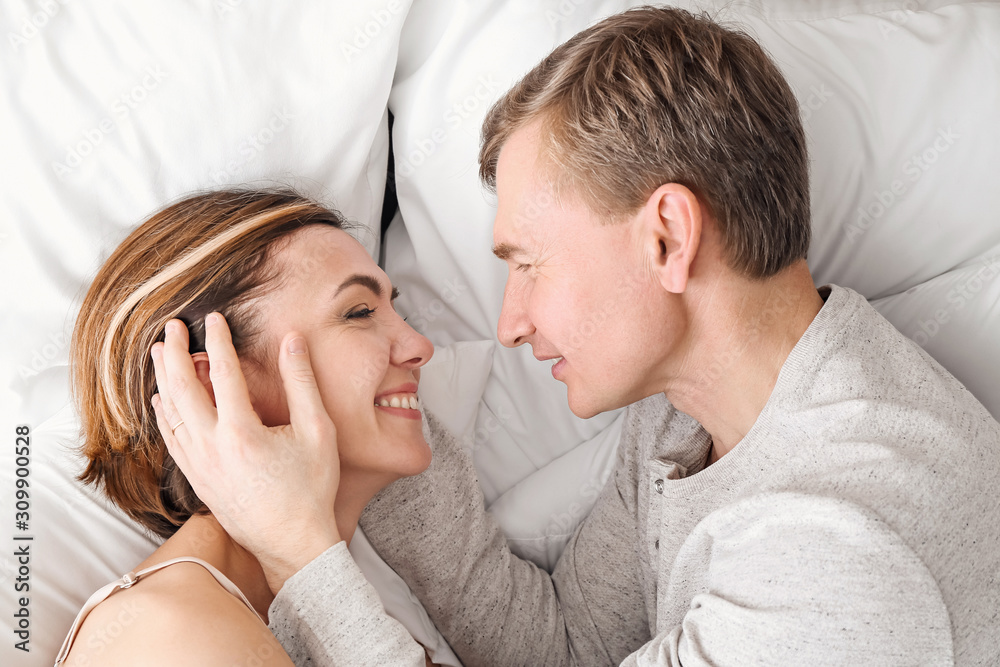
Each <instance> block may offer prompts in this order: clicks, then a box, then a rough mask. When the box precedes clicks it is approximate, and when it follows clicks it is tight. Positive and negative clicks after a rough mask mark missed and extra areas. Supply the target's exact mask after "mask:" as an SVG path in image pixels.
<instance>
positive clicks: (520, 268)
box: [516, 264, 531, 271]
mask: <svg viewBox="0 0 1000 667" xmlns="http://www.w3.org/2000/svg"><path fill="white" fill-rule="evenodd" d="M530 268H531V264H518V265H517V267H516V269H517V270H518V271H527V270H528V269H530Z"/></svg>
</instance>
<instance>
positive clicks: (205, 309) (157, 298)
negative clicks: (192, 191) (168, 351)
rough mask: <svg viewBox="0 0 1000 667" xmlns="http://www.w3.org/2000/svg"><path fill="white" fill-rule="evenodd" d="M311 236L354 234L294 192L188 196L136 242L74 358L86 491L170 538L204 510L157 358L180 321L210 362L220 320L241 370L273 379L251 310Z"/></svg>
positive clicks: (108, 265) (101, 278)
mask: <svg viewBox="0 0 1000 667" xmlns="http://www.w3.org/2000/svg"><path fill="white" fill-rule="evenodd" d="M313 224H322V225H329V226H332V227H336V228H339V229H343V228H346V227H347V223H345V221H344V219H343V218H342V217H341V215H340V214H339V213H338V212H336V211H333V210H330V209H327V208H325V207H323V206H321V205H320V204H318V203H316V202H314V201H311V200H309V199H306V198H305V197H302V196H301V195H299V194H297V193H295V192H292V191H290V190H221V191H216V192H208V193H203V194H197V195H193V196H189V197H187V198H185V199H183V200H181V201H178V202H177V203H175V204H172V205H170V206H168V207H167V208H165V209H163V210H161V211H159V212H157V213H155V214H154V215H153V216H152V217H150V218H149V219H148V220H146V221H145V222H144V223H142V224H141V225H140V226H139V227H138V228H136V229H135V230H133V231H132V233H131V234H129V236H128V238H126V239H125V240H124V241H123V242H122V244H121V245H119V246H118V248H117V249H116V250H115V251H114V252H113V253H112V254H111V256H110V257H108V259H107V261H106V262H105V263H104V265H103V266H102V267H101V269H100V270H99V271H98V272H97V276H96V277H95V278H94V281H93V283H92V284H91V286H90V289H89V290H88V292H87V296H86V297H85V298H84V300H83V304H82V306H81V308H80V315H79V317H78V318H77V321H76V326H75V328H74V330H73V340H72V348H71V352H70V359H71V363H72V378H73V395H74V398H75V400H76V406H77V410H78V413H79V415H80V420H81V425H82V430H83V454H84V456H85V457H86V459H87V467H86V469H85V470H84V472H83V473H82V474H81V475H80V479H81V480H82V481H84V482H87V483H91V484H96V485H98V486H100V487H101V488H102V489H103V491H104V492H105V493H106V494H107V496H108V497H109V498H110V499H111V500H112V501H113V502H114V503H115V504H116V505H118V506H119V507H120V508H122V509H123V510H124V511H125V512H126V513H127V514H128V515H129V516H131V517H132V518H133V519H135V520H136V521H138V522H139V523H140V524H142V525H143V526H145V527H146V528H148V529H150V530H151V531H153V532H154V533H156V534H158V535H160V536H161V537H169V536H170V535H172V534H173V533H174V532H175V531H176V530H177V528H178V527H179V526H180V525H181V524H182V523H184V521H186V520H187V519H188V518H189V517H190V516H191V515H192V514H195V513H201V512H204V511H205V508H204V505H203V503H202V502H201V500H199V499H198V496H197V495H195V493H194V491H193V490H192V489H191V486H190V484H188V481H187V479H186V478H185V477H184V474H183V473H182V472H181V471H180V469H179V468H178V467H177V466H176V464H175V463H174V461H173V459H172V458H171V456H170V453H169V452H168V451H167V449H166V446H165V444H164V442H163V438H162V437H161V436H160V433H159V431H158V430H157V427H156V417H155V415H154V413H153V409H152V407H151V405H150V399H151V398H152V396H153V394H154V393H155V392H156V377H155V375H154V372H153V362H152V359H151V358H150V354H149V352H150V349H151V348H152V346H153V343H155V342H156V341H158V340H163V332H164V326H165V325H166V323H167V321H168V320H170V319H173V318H179V319H181V320H183V321H184V322H185V323H186V324H187V325H188V332H189V336H190V346H189V347H190V351H191V352H195V351H203V350H204V349H205V348H204V343H205V327H204V319H205V316H206V315H207V314H209V313H211V312H213V311H218V312H221V313H222V314H223V315H224V316H225V317H226V321H227V323H228V324H229V327H230V329H231V331H232V334H233V345H234V347H235V348H236V351H237V354H239V355H240V358H241V360H242V361H244V362H250V363H252V364H254V367H255V368H262V369H264V370H265V371H268V370H269V369H272V368H273V363H269V360H268V359H267V357H266V352H267V344H266V341H265V340H264V336H263V326H262V325H263V323H262V322H260V321H259V317H258V316H257V314H256V309H255V308H254V305H255V304H256V303H257V300H258V299H260V298H261V297H266V295H267V294H268V293H269V290H271V289H273V288H274V287H275V286H276V284H277V282H278V280H279V279H280V277H281V276H280V275H279V271H281V268H280V267H277V266H275V262H274V261H273V260H272V257H273V255H274V253H275V252H277V250H278V249H279V246H280V244H282V243H284V242H286V241H287V239H288V238H289V236H290V235H291V234H292V233H294V232H295V231H297V230H299V229H302V228H303V227H304V226H306V225H313Z"/></svg>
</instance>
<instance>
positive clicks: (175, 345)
mask: <svg viewBox="0 0 1000 667" xmlns="http://www.w3.org/2000/svg"><path fill="white" fill-rule="evenodd" d="M166 330H167V332H166V338H165V340H164V343H163V368H164V370H165V372H166V382H167V390H168V391H169V393H170V400H171V402H173V406H174V410H175V411H176V412H177V415H178V418H179V419H183V420H184V423H185V424H186V425H187V426H188V429H194V430H198V431H206V430H209V429H212V428H214V427H215V424H216V422H217V421H218V414H217V413H216V410H215V406H214V405H212V399H211V398H210V397H209V395H208V392H206V391H205V388H204V387H203V386H202V385H201V382H199V381H198V374H197V372H195V369H194V362H193V361H192V360H191V354H190V353H189V352H188V334H187V327H186V326H185V325H184V323H183V322H181V321H180V320H170V321H169V322H167V327H166Z"/></svg>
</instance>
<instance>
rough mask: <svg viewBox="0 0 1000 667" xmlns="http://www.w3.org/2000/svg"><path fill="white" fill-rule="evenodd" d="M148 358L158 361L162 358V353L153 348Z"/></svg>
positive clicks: (157, 348) (158, 349)
mask: <svg viewBox="0 0 1000 667" xmlns="http://www.w3.org/2000/svg"><path fill="white" fill-rule="evenodd" d="M149 356H151V357H153V361H158V360H159V359H160V357H162V356H163V351H162V350H161V349H160V348H159V347H158V346H154V347H153V349H151V350H150V351H149Z"/></svg>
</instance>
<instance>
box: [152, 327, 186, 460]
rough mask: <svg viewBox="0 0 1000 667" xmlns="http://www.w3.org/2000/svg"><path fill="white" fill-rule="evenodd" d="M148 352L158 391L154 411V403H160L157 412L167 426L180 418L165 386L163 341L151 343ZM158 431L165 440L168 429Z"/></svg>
mask: <svg viewBox="0 0 1000 667" xmlns="http://www.w3.org/2000/svg"><path fill="white" fill-rule="evenodd" d="M149 354H150V356H151V357H152V358H153V373H154V374H155V375H156V389H157V392H158V393H157V396H158V397H159V398H158V400H157V401H156V402H154V404H153V409H154V411H155V410H156V403H160V408H159V413H162V415H163V418H164V420H165V421H166V424H167V426H168V427H169V426H171V425H173V424H176V423H177V422H179V421H180V420H181V418H180V416H179V415H178V414H177V410H175V409H174V403H173V401H171V400H170V392H169V391H168V387H167V371H166V369H165V368H164V367H163V343H153V349H152V350H150V353H149ZM159 413H158V414H159ZM160 433H161V434H162V435H163V436H164V438H163V439H164V441H166V439H167V437H166V435H167V434H169V433H170V429H169V428H167V434H164V433H163V429H160Z"/></svg>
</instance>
